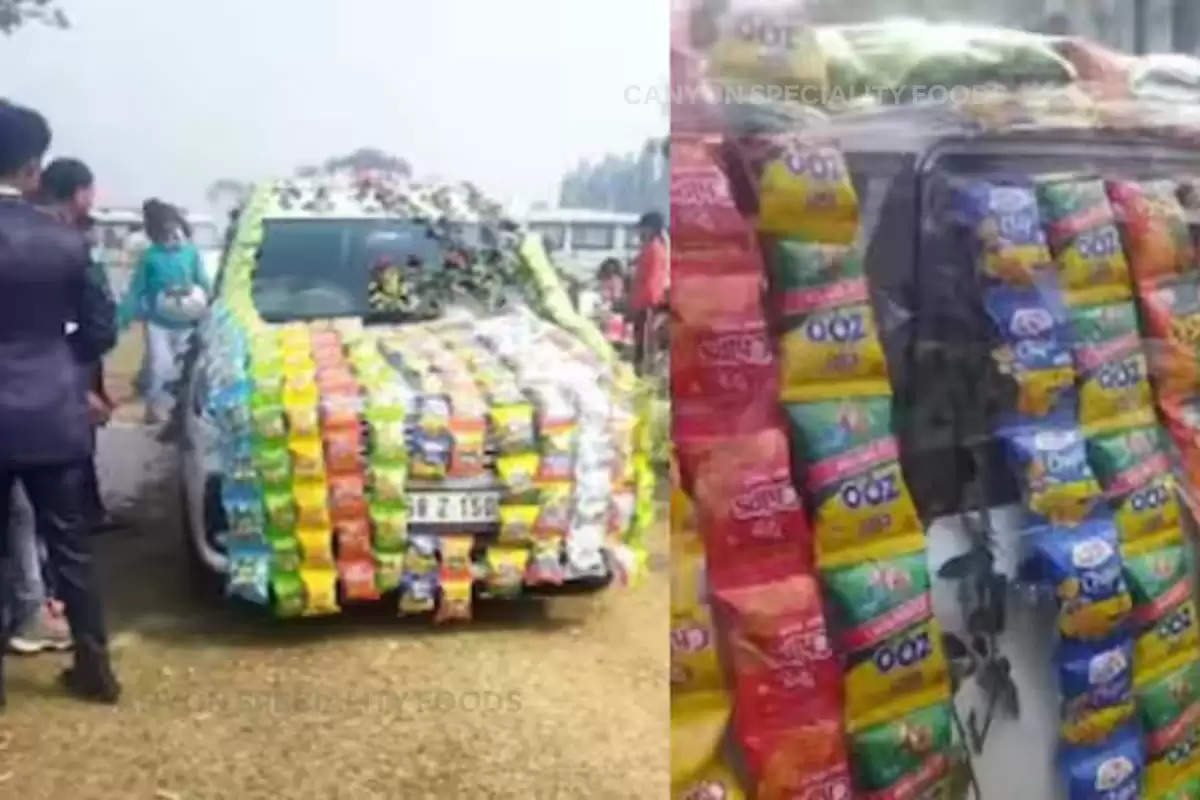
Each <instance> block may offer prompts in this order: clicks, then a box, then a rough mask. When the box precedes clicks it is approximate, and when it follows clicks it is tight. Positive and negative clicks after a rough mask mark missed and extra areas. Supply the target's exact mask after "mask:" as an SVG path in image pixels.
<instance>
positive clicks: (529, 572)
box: [525, 538, 566, 586]
mask: <svg viewBox="0 0 1200 800" xmlns="http://www.w3.org/2000/svg"><path fill="white" fill-rule="evenodd" d="M564 580H566V573H565V571H564V569H563V564H562V539H561V538H558V539H536V540H534V542H533V547H532V549H531V550H530V553H529V563H528V564H527V565H526V567H525V582H526V583H528V584H530V585H531V586H539V585H548V586H559V585H561V584H562V582H563V581H564Z"/></svg>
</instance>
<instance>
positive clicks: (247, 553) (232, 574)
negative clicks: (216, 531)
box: [227, 545, 272, 606]
mask: <svg viewBox="0 0 1200 800" xmlns="http://www.w3.org/2000/svg"><path fill="white" fill-rule="evenodd" d="M271 563H272V551H271V549H270V548H269V547H265V546H260V545H244V546H238V547H231V548H230V551H229V582H228V584H227V591H228V593H229V595H230V596H231V597H238V598H241V599H243V600H246V601H248V602H251V603H254V604H256V605H260V606H265V605H267V604H268V603H269V602H270V598H271V590H270V579H271Z"/></svg>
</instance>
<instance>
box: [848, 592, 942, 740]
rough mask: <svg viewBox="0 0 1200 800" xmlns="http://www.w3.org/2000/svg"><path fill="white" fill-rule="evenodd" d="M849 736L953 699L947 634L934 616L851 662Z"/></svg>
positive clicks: (855, 655)
mask: <svg viewBox="0 0 1200 800" xmlns="http://www.w3.org/2000/svg"><path fill="white" fill-rule="evenodd" d="M844 686H845V693H846V694H845V697H846V699H845V709H844V714H845V718H846V730H847V732H849V733H854V732H856V731H860V730H864V729H866V728H869V727H871V726H873V725H877V724H879V723H881V722H885V721H887V720H889V719H893V718H895V717H898V716H901V715H903V714H907V713H908V712H910V711H914V710H916V709H918V708H924V707H925V706H929V705H933V704H936V703H940V702H944V701H945V700H947V699H949V697H950V679H949V673H948V671H947V666H946V654H945V652H944V651H943V649H942V631H941V626H939V625H938V623H937V620H935V619H934V618H933V616H932V615H931V616H929V617H928V619H925V620H923V621H922V622H919V623H917V624H915V625H913V626H911V627H909V628H907V629H905V630H903V631H901V632H900V633H898V634H896V635H895V636H892V637H891V638H889V639H887V640H885V641H882V642H879V643H877V644H875V645H874V646H871V647H868V648H867V649H864V650H860V651H858V652H857V653H851V654H849V655H848V656H847V661H846V673H845V683H844Z"/></svg>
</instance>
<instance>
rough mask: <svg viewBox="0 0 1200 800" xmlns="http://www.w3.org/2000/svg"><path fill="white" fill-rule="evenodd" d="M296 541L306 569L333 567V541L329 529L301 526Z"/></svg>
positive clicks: (297, 531) (297, 530)
mask: <svg viewBox="0 0 1200 800" xmlns="http://www.w3.org/2000/svg"><path fill="white" fill-rule="evenodd" d="M296 541H298V542H299V543H300V553H301V556H302V557H303V559H304V565H305V566H306V567H332V566H333V563H334V562H333V539H332V536H331V535H330V532H329V528H325V527H313V526H307V525H301V526H300V527H299V528H297V529H296Z"/></svg>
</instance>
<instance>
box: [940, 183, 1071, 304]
mask: <svg viewBox="0 0 1200 800" xmlns="http://www.w3.org/2000/svg"><path fill="white" fill-rule="evenodd" d="M949 191H950V197H949V203H948V217H949V220H950V221H951V222H953V223H957V224H958V225H959V226H961V227H962V228H963V229H964V230H966V231H968V232H969V235H970V236H971V238H972V239H973V241H974V243H975V245H976V247H977V248H978V255H977V263H978V265H979V269H980V270H981V271H982V273H983V274H984V275H985V276H987V277H988V278H991V279H992V280H995V281H998V282H1000V283H1003V284H1007V285H1009V286H1032V285H1033V284H1034V281H1035V278H1036V276H1037V275H1038V274H1039V273H1040V272H1041V271H1042V270H1044V269H1045V268H1047V267H1048V266H1049V265H1050V264H1051V259H1050V251H1049V249H1048V248H1047V246H1046V237H1045V234H1043V232H1042V224H1041V216H1040V214H1039V212H1038V206H1037V197H1036V195H1035V193H1034V189H1033V186H1032V185H1031V184H1029V183H1021V182H1000V181H996V182H989V181H981V180H968V179H959V178H952V179H951V180H950V186H949Z"/></svg>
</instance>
